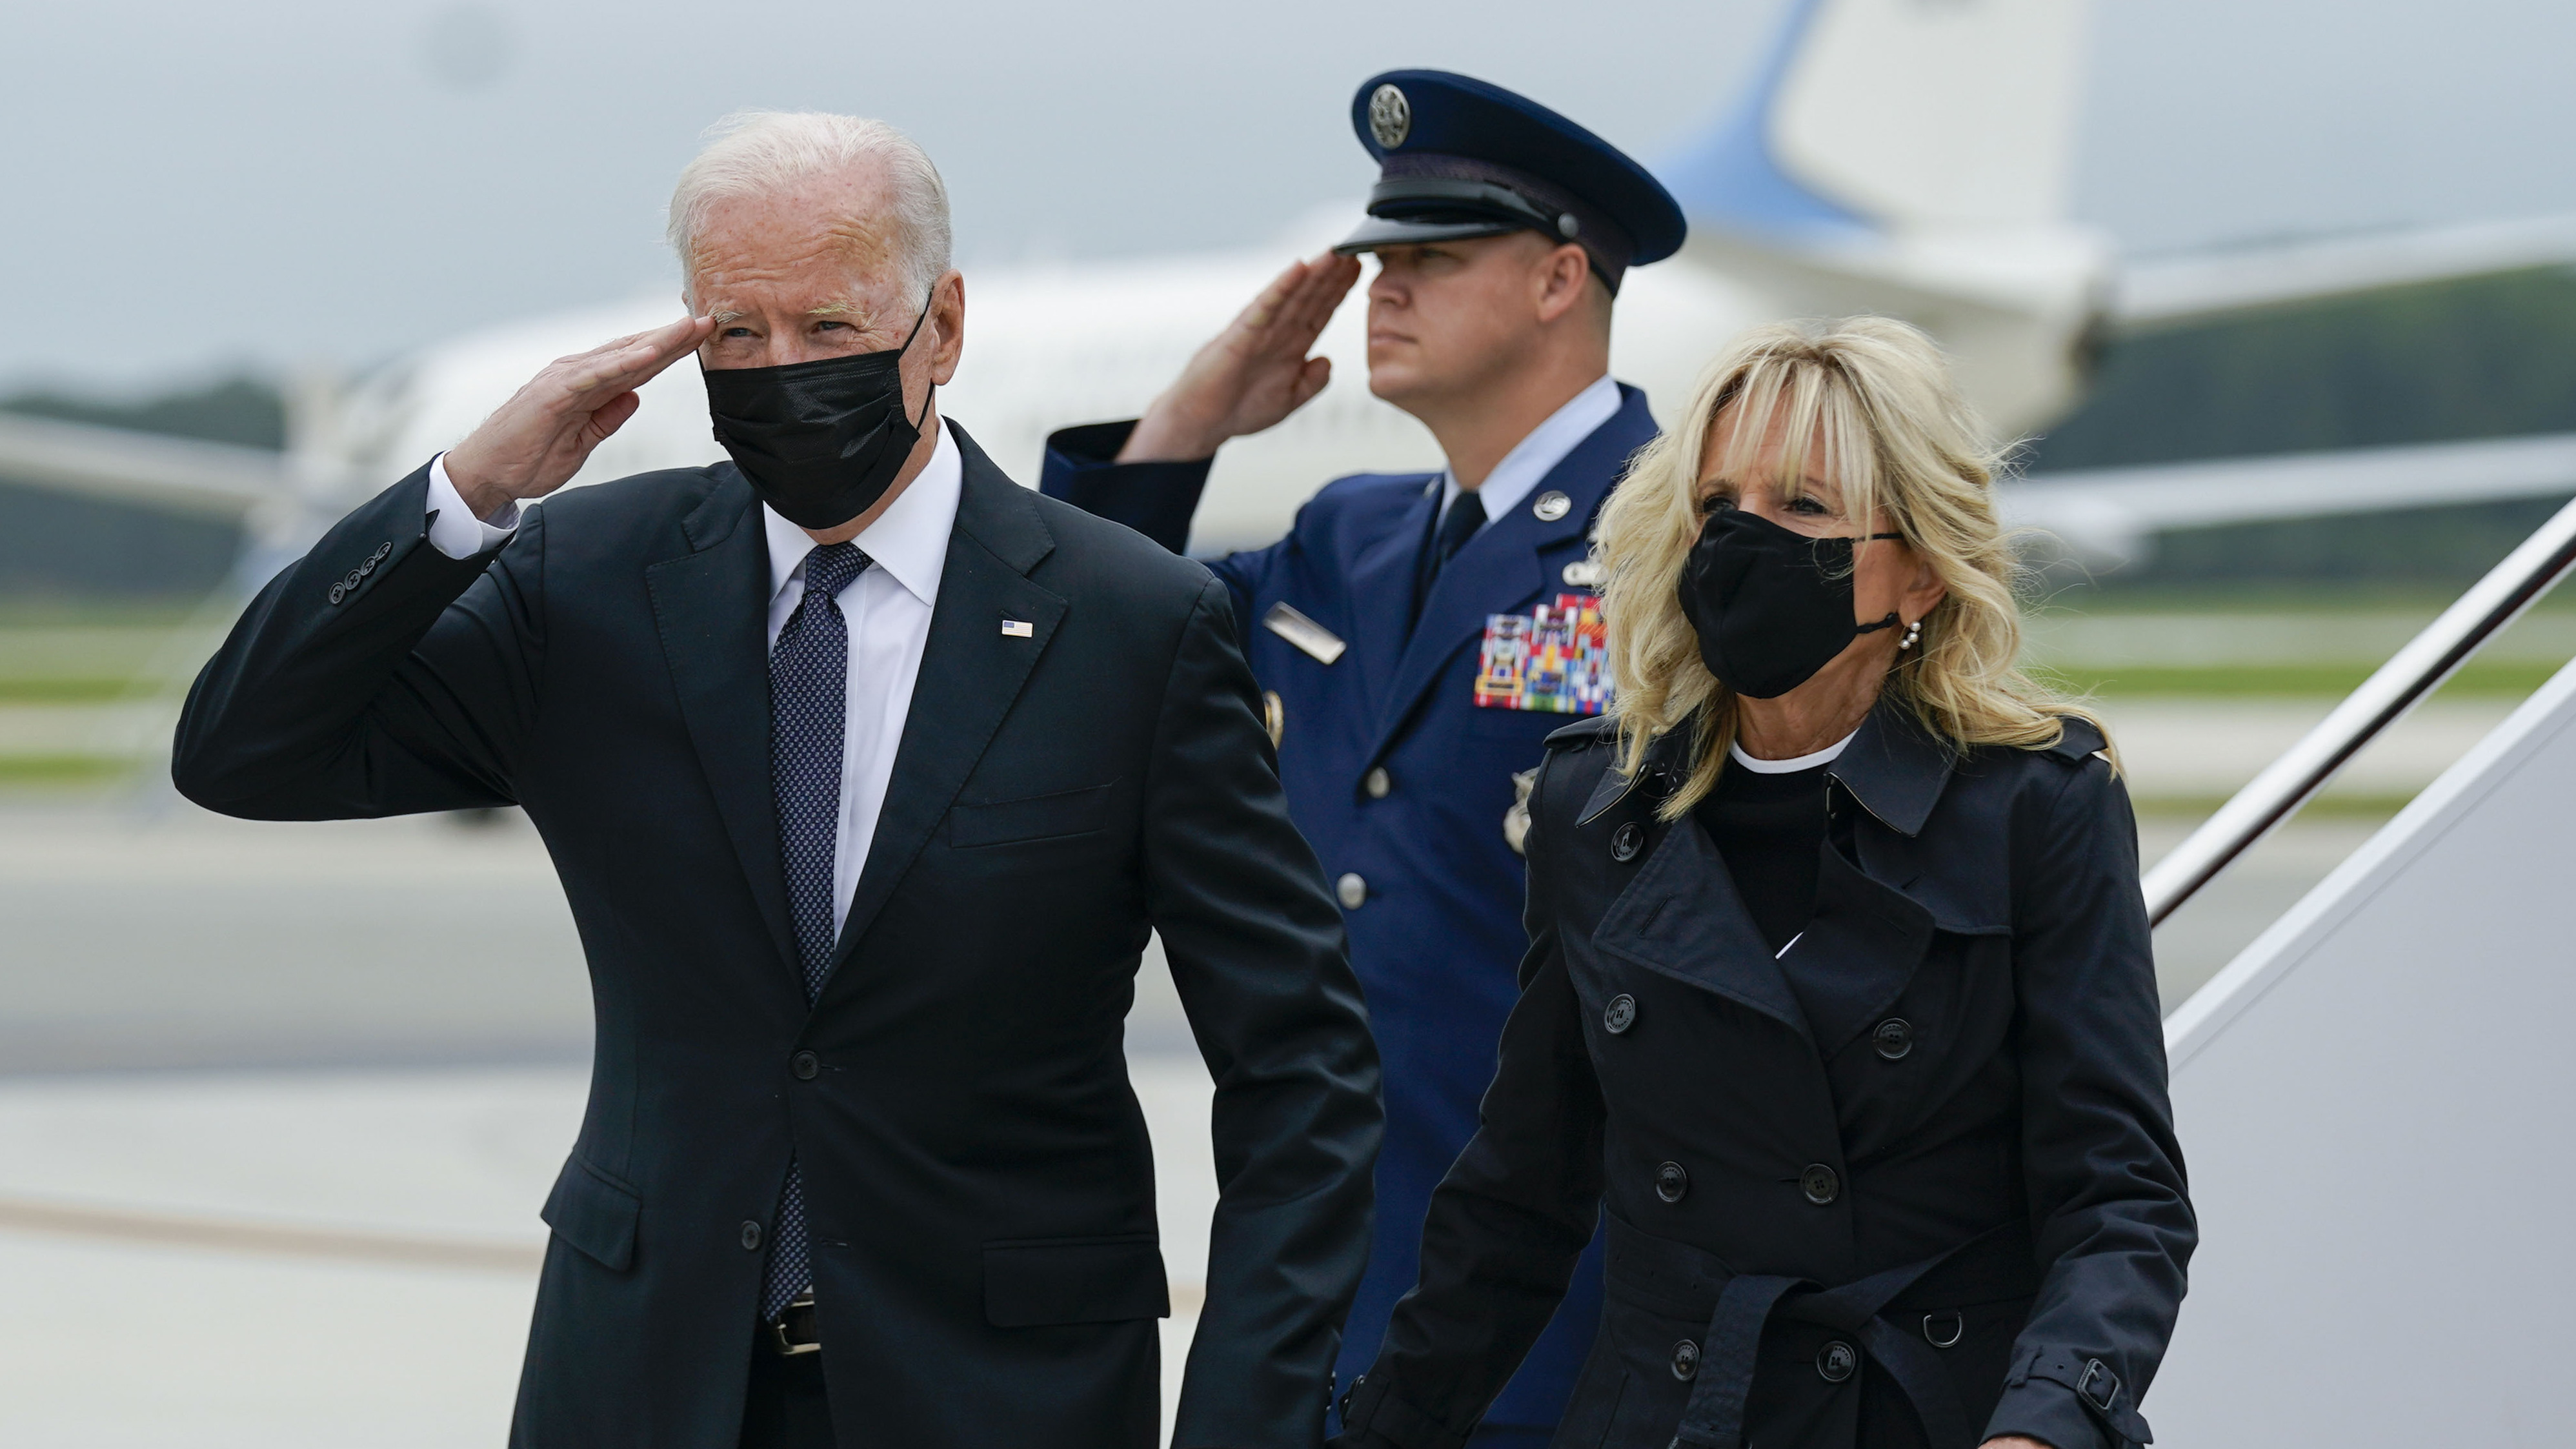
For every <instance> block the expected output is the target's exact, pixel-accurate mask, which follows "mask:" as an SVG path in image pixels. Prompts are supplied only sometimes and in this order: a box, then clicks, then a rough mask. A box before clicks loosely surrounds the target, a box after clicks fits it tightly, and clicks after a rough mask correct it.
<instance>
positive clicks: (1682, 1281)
mask: <svg viewBox="0 0 2576 1449" xmlns="http://www.w3.org/2000/svg"><path fill="white" fill-rule="evenodd" d="M1608 1266H1609V1271H1608V1277H1609V1280H1610V1290H1611V1292H1612V1293H1613V1294H1614V1295H1617V1294H1619V1293H1620V1292H1621V1290H1622V1289H1628V1290H1633V1291H1636V1292H1640V1293H1642V1294H1643V1295H1644V1296H1646V1297H1649V1298H1654V1299H1659V1300H1662V1301H1664V1302H1665V1303H1667V1304H1674V1305H1676V1306H1679V1305H1685V1304H1686V1305H1688V1307H1687V1309H1686V1315H1687V1316H1692V1317H1695V1316H1697V1314H1698V1313H1699V1312H1700V1311H1702V1310H1703V1309H1705V1308H1706V1306H1707V1304H1708V1302H1709V1299H1710V1297H1711V1295H1714V1297H1715V1299H1716V1306H1715V1308H1714V1310H1712V1311H1710V1312H1709V1320H1708V1333H1707V1337H1706V1338H1705V1339H1703V1340H1702V1341H1701V1343H1700V1345H1699V1353H1698V1359H1697V1364H1696V1368H1695V1370H1694V1372H1693V1373H1692V1375H1691V1378H1692V1383H1691V1393H1690V1401H1689V1403H1688V1404H1686V1405H1685V1406H1684V1407H1683V1410H1682V1422H1681V1432H1680V1433H1679V1434H1678V1435H1677V1436H1675V1438H1674V1440H1673V1442H1674V1444H1676V1445H1688V1446H1691V1449H1737V1446H1739V1445H1741V1444H1742V1443H1743V1442H1744V1404H1745V1400H1746V1398H1747V1397H1748V1396H1750V1394H1751V1393H1752V1389H1753V1367H1754V1361H1755V1352H1756V1350H1757V1349H1758V1348H1759V1347H1760V1346H1761V1342H1762V1329H1763V1325H1765V1324H1766V1323H1768V1322H1770V1321H1771V1320H1772V1319H1773V1318H1781V1319H1787V1320H1789V1321H1791V1322H1796V1323H1809V1324H1815V1325H1818V1326H1820V1327H1825V1328H1831V1329H1834V1330H1835V1331H1837V1332H1839V1333H1843V1334H1847V1335H1849V1336H1850V1338H1851V1339H1852V1340H1853V1342H1854V1343H1855V1344H1856V1345H1857V1351H1856V1352H1855V1351H1854V1350H1853V1349H1852V1348H1849V1347H1845V1348H1844V1354H1843V1356H1842V1357H1841V1358H1840V1359H1839V1360H1837V1361H1836V1362H1834V1363H1831V1364H1828V1363H1827V1362H1826V1360H1825V1358H1823V1357H1820V1358H1819V1359H1818V1361H1817V1371H1818V1372H1819V1373H1823V1374H1825V1376H1826V1377H1827V1378H1828V1379H1830V1380H1832V1381H1834V1382H1840V1381H1842V1380H1843V1379H1847V1378H1849V1377H1850V1376H1851V1375H1852V1374H1853V1373H1854V1372H1856V1371H1857V1370H1858V1369H1859V1367H1860V1364H1859V1355H1860V1354H1866V1355H1867V1356H1868V1358H1869V1359H1870V1361H1871V1362H1873V1363H1876V1364H1877V1365H1878V1366H1879V1367H1880V1368H1881V1369H1883V1370H1885V1371H1886V1373H1887V1376H1888V1377H1889V1378H1891V1379H1893V1380H1895V1382H1896V1386H1897V1387H1898V1388H1899V1389H1900V1390H1902V1391H1903V1392H1904V1394H1905V1396H1906V1398H1907V1399H1909V1400H1910V1401H1912V1403H1913V1405H1914V1412H1915V1413H1916V1414H1917V1415H1918V1416H1920V1417H1921V1419H1922V1420H1923V1429H1924V1433H1925V1435H1926V1437H1927V1438H1928V1440H1929V1441H1930V1442H1931V1443H1932V1444H1933V1445H1934V1446H1935V1449H1946V1446H1950V1445H1968V1444H1974V1443H1975V1442H1976V1439H1975V1435H1974V1429H1973V1426H1971V1425H1970V1424H1969V1423H1968V1417H1967V1414H1966V1412H1965V1411H1964V1410H1963V1409H1962V1408H1961V1407H1960V1405H1959V1396H1958V1394H1957V1392H1956V1391H1954V1390H1953V1389H1952V1388H1951V1386H1950V1377H1949V1374H1948V1373H1947V1372H1945V1371H1944V1370H1943V1369H1942V1367H1941V1364H1940V1361H1939V1360H1938V1359H1937V1358H1935V1357H1934V1356H1933V1354H1934V1350H1935V1349H1937V1348H1942V1347H1947V1346H1948V1344H1949V1343H1956V1342H1957V1341H1958V1335H1959V1332H1960V1331H1961V1328H1960V1320H1959V1319H1958V1317H1957V1315H1955V1314H1954V1313H1951V1312H1948V1311H1943V1312H1937V1313H1932V1314H1928V1315H1920V1316H1921V1318H1922V1322H1921V1323H1920V1324H1909V1323H1900V1322H1898V1321H1897V1319H1896V1318H1895V1317H1894V1316H1892V1315H1889V1314H1888V1313H1887V1312H1886V1309H1887V1306H1888V1305H1889V1304H1890V1303H1891V1302H1893V1301H1894V1300H1895V1299H1896V1297H1897V1296H1898V1295H1899V1294H1902V1293H1904V1292H1905V1291H1906V1290H1907V1289H1908V1288H1911V1287H1913V1286H1915V1284H1917V1283H1918V1282H1921V1281H1922V1280H1923V1279H1924V1278H1925V1277H1926V1276H1928V1275H1931V1274H1933V1273H1934V1272H1936V1270H1937V1271H1938V1272H1939V1275H1940V1280H1941V1286H1942V1287H1943V1288H1944V1289H1950V1288H1952V1287H1953V1286H1954V1285H1955V1288H1956V1293H1955V1295H1954V1297H1953V1299H1952V1301H1955V1302H1958V1303H1963V1304H1964V1303H1975V1302H1993V1301H1998V1300H2003V1299H2010V1298H2018V1297H2024V1296H2027V1295H2029V1294H2030V1293H2032V1292H2034V1291H2036V1289H2037V1286H2038V1285H2037V1276H2038V1275H2037V1270H2036V1269H2035V1268H2034V1267H2033V1266H2032V1264H2031V1244H2030V1228H2029V1225H2028V1224H2027V1223H2024V1222H2020V1221H2014V1222H2009V1223H2005V1224H2003V1225H2001V1226H1999V1227H1996V1228H1993V1229H1990V1230H1989V1231H1987V1232H1984V1233H1980V1234H1978V1235H1977V1236H1976V1237H1974V1238H1971V1239H1969V1240H1968V1241H1967V1242H1964V1243H1961V1244H1960V1245H1959V1246H1957V1247H1955V1248H1952V1249H1950V1250H1949V1251H1948V1252H1945V1253H1938V1254H1935V1255H1933V1256H1932V1257H1929V1258H1925V1259H1924V1260H1922V1261H1921V1262H1919V1263H1908V1264H1906V1265H1905V1266H1903V1267H1901V1268H1890V1269H1888V1270H1887V1271H1885V1272H1883V1273H1873V1274H1871V1275H1870V1276H1869V1277H1866V1278H1863V1279H1861V1280H1859V1281H1858V1282H1855V1283H1845V1284H1843V1285H1841V1286H1839V1287H1832V1288H1828V1287H1826V1286H1825V1285H1823V1284H1820V1283H1817V1282H1814V1281H1813V1280H1811V1279H1805V1278H1792V1277H1788V1276H1786V1275H1781V1274H1763V1273H1737V1272H1735V1271H1733V1270H1732V1269H1730V1268H1728V1267H1727V1266H1726V1264H1725V1263H1724V1262H1723V1261H1721V1260H1720V1259H1719V1258H1718V1257H1717V1255H1716V1254H1714V1253H1710V1252H1707V1251H1705V1250H1703V1249H1699V1248H1694V1247H1692V1246H1690V1245H1689V1244H1687V1243H1677V1242H1674V1241H1672V1240H1671V1239H1669V1238H1658V1237H1656V1236H1654V1235H1653V1234H1651V1233H1646V1232H1641V1231H1639V1230H1638V1229H1636V1228H1633V1227H1630V1226H1629V1225H1628V1224H1626V1223H1624V1222H1622V1221H1620V1220H1619V1218H1618V1217H1617V1216H1616V1215H1613V1216H1611V1218H1610V1232H1609V1265H1608ZM1945 1339H1946V1340H1947V1342H1944V1340H1945ZM1834 1347H1843V1346H1842V1345H1833V1346H1829V1347H1828V1349H1827V1353H1828V1354H1831V1353H1832V1350H1833V1348H1834Z"/></svg>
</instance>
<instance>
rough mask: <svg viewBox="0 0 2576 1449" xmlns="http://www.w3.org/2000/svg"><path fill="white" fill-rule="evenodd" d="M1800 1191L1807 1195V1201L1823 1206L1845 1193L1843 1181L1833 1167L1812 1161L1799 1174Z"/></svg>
mask: <svg viewBox="0 0 2576 1449" xmlns="http://www.w3.org/2000/svg"><path fill="white" fill-rule="evenodd" d="M1798 1191H1800V1192H1803V1193H1805V1194H1806V1195H1807V1201H1809V1202H1811V1203H1814V1204H1815V1205H1816V1206H1818V1207H1823V1206H1824V1205H1825V1204H1827V1203H1829V1202H1832V1201H1833V1200H1834V1199H1835V1198H1838V1197H1840V1196H1842V1195H1843V1182H1842V1179H1841V1178H1839V1177H1837V1176H1835V1175H1834V1170H1833V1169H1832V1168H1830V1167H1827V1166H1825V1165H1824V1164H1823V1163H1821V1162H1810V1163H1808V1164H1807V1169H1806V1171H1804V1172H1801V1173H1799V1174H1798Z"/></svg>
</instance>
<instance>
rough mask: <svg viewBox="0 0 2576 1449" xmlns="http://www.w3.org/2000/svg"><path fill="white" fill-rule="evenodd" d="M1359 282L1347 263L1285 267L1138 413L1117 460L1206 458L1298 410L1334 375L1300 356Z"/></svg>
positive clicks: (1356, 269) (1354, 263)
mask: <svg viewBox="0 0 2576 1449" xmlns="http://www.w3.org/2000/svg"><path fill="white" fill-rule="evenodd" d="M1359 278H1360V264H1359V261H1358V259H1356V258H1353V257H1337V256H1334V255H1333V254H1332V253H1330V252H1326V253H1325V254H1324V255H1322V256H1319V257H1317V258H1315V259H1314V260H1313V261H1311V262H1291V263H1290V264H1289V266H1288V270H1286V271H1284V272H1281V273H1280V274H1279V276H1278V279H1277V280H1275V281H1273V282H1272V283H1271V284H1270V285H1269V286H1268V287H1267V288H1265V289H1264V290H1263V291H1262V293H1261V295H1260V296H1259V297H1256V298H1254V299H1253V303H1252V305H1251V306H1249V307H1246V308H1244V309H1243V313H1242V315H1241V316H1238V317H1236V318H1235V319H1234V321H1233V322H1232V323H1230V324H1228V326H1227V327H1226V329H1225V330H1224V331H1223V332H1220V333H1218V334H1217V335H1216V337H1215V339H1214V340H1213V341H1211V342H1209V343H1208V345H1207V346H1205V347H1202V348H1200V349H1199V350H1198V355H1196V356H1194V357H1192V358H1191V359H1190V361H1189V365H1188V366H1187V367H1184V368H1182V369H1181V375H1180V377H1179V378H1178V379H1176V380H1175V381H1174V382H1173V383H1172V385H1171V387H1170V388H1168V389H1166V390H1165V391H1164V393H1163V395H1162V396H1161V397H1158V398H1156V399H1154V403H1153V406H1151V407H1148V408H1147V409H1145V415H1144V416H1143V417H1142V418H1139V419H1137V421H1136V430H1135V431H1134V432H1133V433H1130V434H1129V435H1128V437H1127V446H1126V447H1124V448H1121V449H1120V450H1119V451H1118V461H1119V462H1121V463H1164V462H1176V461H1180V460H1184V459H1198V458H1207V457H1213V456H1214V455H1215V453H1216V450H1217V445H1218V444H1220V443H1223V442H1224V441H1225V440H1226V439H1228V438H1240V437H1242V436H1244V435H1245V434H1247V433H1257V432H1260V431H1261V430H1262V429H1264V428H1267V427H1270V426H1272V425H1274V424H1276V423H1277V422H1278V421H1279V420H1280V419H1282V418H1285V417H1286V416H1288V415H1289V414H1290V413H1293V412H1295V411H1296V410H1297V409H1299V408H1301V407H1304V406H1305V405H1306V404H1307V403H1308V402H1309V401H1310V400H1312V399H1313V397H1314V396H1315V394H1317V393H1319V392H1322V391H1323V390H1324V384H1325V383H1327V382H1330V381H1332V377H1333V360H1332V359H1331V358H1329V357H1309V356H1307V355H1306V354H1307V352H1308V350H1309V349H1311V348H1313V347H1314V345H1315V339H1316V338H1317V337H1320V336H1322V335H1323V331H1324V324H1325V323H1327V322H1330V321H1332V320H1333V312H1334V310H1335V309H1336V308H1338V307H1340V306H1341V304H1342V298H1343V297H1344V296H1345V295H1347V294H1348V293H1349V292H1350V290H1351V284H1352V283H1354V282H1356V281H1358V280H1359Z"/></svg>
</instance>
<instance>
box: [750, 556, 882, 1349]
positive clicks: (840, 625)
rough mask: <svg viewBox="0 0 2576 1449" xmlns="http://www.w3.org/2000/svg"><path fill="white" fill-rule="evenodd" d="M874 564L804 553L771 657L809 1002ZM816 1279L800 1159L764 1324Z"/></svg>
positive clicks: (776, 746)
mask: <svg viewBox="0 0 2576 1449" xmlns="http://www.w3.org/2000/svg"><path fill="white" fill-rule="evenodd" d="M870 562H871V560H870V559H869V558H868V556H867V555H866V554H864V553H862V552H860V551H859V548H858V546H857V545H856V544H848V543H827V544H823V545H820V546H819V547H817V548H816V549H815V550H814V551H813V552H812V553H809V554H807V555H805V597H804V598H803V599H802V600H800V601H798V603H797V605H796V612H795V613H793V614H790V615H789V616H788V617H787V626H786V627H785V628H783V629H781V630H779V631H778V647H776V648H775V649H772V650H771V651H770V652H769V783H770V789H771V790H772V791H773V792H775V794H776V795H777V799H778V847H779V855H780V856H781V857H782V858H783V860H784V861H785V863H786V866H787V911H788V915H789V917H790V919H792V920H793V921H794V922H795V925H796V955H797V964H798V965H799V967H801V968H802V970H803V972H804V977H805V1004H806V1005H807V1006H809V1007H810V1006H812V1005H813V1004H814V999H815V997H817V996H819V995H821V994H822V990H823V978H824V977H825V976H826V975H828V974H829V973H830V972H831V969H832V864H833V849H834V841H835V840H836V839H837V838H838V836H839V834H840V824H841V756H842V753H843V751H844V750H846V749H847V747H848V731H847V729H846V728H845V720H844V715H845V713H846V711H847V709H848V702H849V691H850V625H849V621H848V620H846V619H844V618H842V617H841V603H840V593H841V590H842V589H844V588H847V587H848V586H849V582H850V580H852V579H855V578H857V577H858V576H859V575H860V574H861V573H863V572H865V571H866V569H867V567H868V564H869V563H870ZM813 1281H814V1268H813V1245H812V1243H811V1242H810V1241H809V1240H808V1238H807V1236H806V1231H805V1174H804V1172H803V1171H802V1170H801V1169H800V1168H798V1166H797V1165H796V1161H795V1159H793V1158H790V1159H788V1163H787V1186H786V1188H785V1189H784V1190H783V1191H781V1192H780V1194H779V1197H778V1221H777V1225H776V1226H774V1227H773V1228H771V1229H770V1234H769V1271H768V1273H767V1275H766V1276H764V1277H763V1278H762V1280H761V1288H760V1318H761V1321H762V1322H764V1323H767V1322H772V1321H774V1320H776V1318H777V1317H778V1315H779V1314H780V1313H782V1312H784V1311H786V1308H787V1304H788V1302H789V1300H791V1299H793V1298H794V1297H795V1296H796V1295H797V1294H799V1293H801V1292H803V1291H805V1289H806V1288H808V1287H810V1286H811V1285H812V1283H813Z"/></svg>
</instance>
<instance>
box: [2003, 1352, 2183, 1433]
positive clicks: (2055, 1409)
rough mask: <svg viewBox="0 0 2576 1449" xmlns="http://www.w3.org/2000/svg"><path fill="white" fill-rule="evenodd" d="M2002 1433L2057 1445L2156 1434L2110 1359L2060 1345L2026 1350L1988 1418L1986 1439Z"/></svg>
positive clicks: (2008, 1378) (2006, 1381) (2007, 1379)
mask: <svg viewBox="0 0 2576 1449" xmlns="http://www.w3.org/2000/svg"><path fill="white" fill-rule="evenodd" d="M2003 1434H2019V1435H2021V1436H2023V1437H2024V1438H2029V1439H2037V1440H2038V1441H2040V1442H2041V1443H2043V1444H2047V1445H2051V1446H2053V1449H2128V1446H2131V1445H2139V1444H2147V1443H2151V1442H2153V1440H2154V1437H2155V1436H2154V1433H2153V1432H2152V1431H2151V1430H2149V1429H2148V1428H2147V1421H2146V1419H2145V1418H2144V1417H2143V1416H2141V1415H2140V1414H2139V1413H2138V1402H2137V1397H2136V1395H2135V1394H2133V1393H2132V1392H2131V1391H2130V1388H2129V1386H2128V1385H2127V1384H2126V1383H2124V1382H2122V1381H2121V1380H2120V1378H2119V1376H2118V1375H2117V1374H2115V1373H2114V1372H2113V1371H2112V1369H2111V1367H2110V1365H2109V1364H2107V1363H2105V1362H2104V1361H2103V1360H2101V1359H2098V1358H2086V1357H2084V1356H2083V1355H2081V1354H2078V1353H2074V1352H2070V1351H2067V1350H2062V1349H2060V1350H2048V1349H2036V1350H2030V1349H2026V1350H2024V1351H2023V1355H2022V1357H2021V1359H2020V1361H2019V1362H2018V1363H2017V1364H2015V1366H2014V1368H2013V1371H2012V1373H2011V1374H2010V1375H2008V1376H2007V1377H2006V1378H2005V1380H2004V1393H2003V1397H2002V1398H2001V1399H2000V1400H1998V1401H1997V1402H1996V1404H1995V1411H1994V1413H1993V1414H1992V1415H1990V1416H1988V1418H1987V1420H1986V1434H1985V1437H1986V1438H1988V1439H1992V1438H1995V1437H1997V1436H1998V1435H2003Z"/></svg>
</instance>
